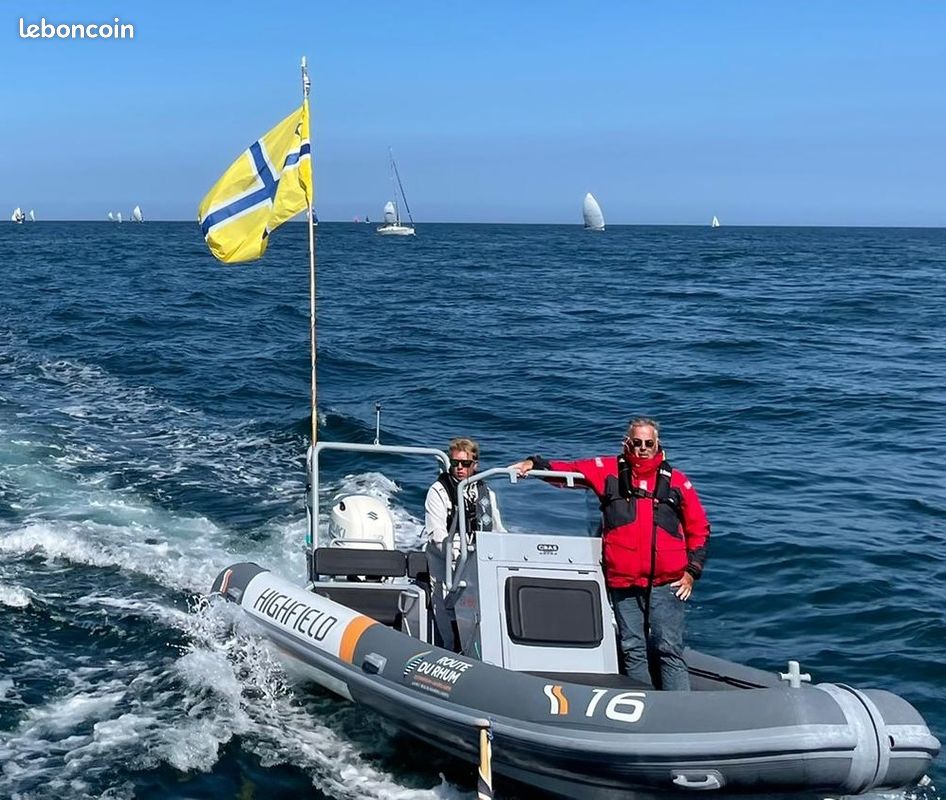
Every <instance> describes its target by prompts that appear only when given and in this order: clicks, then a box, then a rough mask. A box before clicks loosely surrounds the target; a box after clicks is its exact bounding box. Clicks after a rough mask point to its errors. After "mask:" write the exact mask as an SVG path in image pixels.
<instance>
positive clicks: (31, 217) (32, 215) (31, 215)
mask: <svg viewBox="0 0 946 800" xmlns="http://www.w3.org/2000/svg"><path fill="white" fill-rule="evenodd" d="M26 218H27V219H28V220H29V221H30V222H36V212H35V211H33V209H32V208H31V209H30V213H29V214H27V215H26Z"/></svg>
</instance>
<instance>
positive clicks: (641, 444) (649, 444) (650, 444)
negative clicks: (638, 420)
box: [624, 439, 657, 447]
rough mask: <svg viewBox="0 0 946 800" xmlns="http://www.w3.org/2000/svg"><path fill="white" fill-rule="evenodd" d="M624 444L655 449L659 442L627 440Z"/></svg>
mask: <svg viewBox="0 0 946 800" xmlns="http://www.w3.org/2000/svg"><path fill="white" fill-rule="evenodd" d="M624 443H625V444H629V445H633V446H634V447H653V446H654V445H655V444H656V443H657V442H656V441H654V440H653V439H625V440H624Z"/></svg>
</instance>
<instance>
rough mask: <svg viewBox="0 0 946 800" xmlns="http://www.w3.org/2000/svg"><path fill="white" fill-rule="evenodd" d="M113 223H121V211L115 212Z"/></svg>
mask: <svg viewBox="0 0 946 800" xmlns="http://www.w3.org/2000/svg"><path fill="white" fill-rule="evenodd" d="M115 221H116V222H121V221H122V212H121V211H116V212H115Z"/></svg>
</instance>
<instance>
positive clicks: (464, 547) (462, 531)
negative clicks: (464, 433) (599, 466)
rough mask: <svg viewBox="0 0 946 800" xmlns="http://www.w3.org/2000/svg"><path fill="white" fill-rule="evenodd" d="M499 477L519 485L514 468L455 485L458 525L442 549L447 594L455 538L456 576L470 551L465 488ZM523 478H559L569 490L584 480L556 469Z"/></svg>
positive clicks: (533, 472)
mask: <svg viewBox="0 0 946 800" xmlns="http://www.w3.org/2000/svg"><path fill="white" fill-rule="evenodd" d="M500 475H505V476H506V477H507V478H509V482H510V483H513V484H515V483H519V480H520V477H519V473H518V472H517V471H516V469H515V467H493V468H492V469H486V470H483V471H482V472H476V473H474V474H473V475H471V476H470V477H469V478H464V479H463V480H462V481H460V483H459V484H458V485H457V509H458V512H457V520H458V525H457V528H456V530H454V531H452V532H451V533H450V534H449V536H448V538H447V542H446V546H445V547H444V558H445V559H446V563H445V569H444V582H443V585H444V589H446V591H447V592H448V593H449V592H451V591H453V588H454V587H453V539H454V537H455V536H457V535H459V537H460V557H459V558H458V559H457V574H458V575H462V574H463V567H464V566H466V561H467V557H468V553H469V549H470V536H469V532H468V531H467V529H466V514H464V513H463V511H462V510H463V507H464V506H463V496H464V493H465V492H466V487H467V486H469V485H470V484H473V483H478V482H480V481H483V482H485V481H487V480H489V479H490V478H496V477H499V476H500ZM525 477H530V478H532V477H536V478H559V479H561V480H564V481H565V486H567V487H568V488H569V489H573V488H574V487H575V481H576V480H584V478H585V476H584V475H582V474H581V473H580V472H563V471H560V470H557V469H533V470H529V473H528V475H527V476H525ZM457 588H458V589H460V588H463V587H461V586H458V587H457Z"/></svg>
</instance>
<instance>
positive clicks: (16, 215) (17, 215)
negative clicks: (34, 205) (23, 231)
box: [10, 206, 26, 225]
mask: <svg viewBox="0 0 946 800" xmlns="http://www.w3.org/2000/svg"><path fill="white" fill-rule="evenodd" d="M25 219H26V215H25V214H24V213H23V211H22V209H21V208H20V207H19V206H17V207H16V208H14V209H13V214H12V216H11V217H10V222H15V223H17V224H18V225H22V224H23V220H25Z"/></svg>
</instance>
